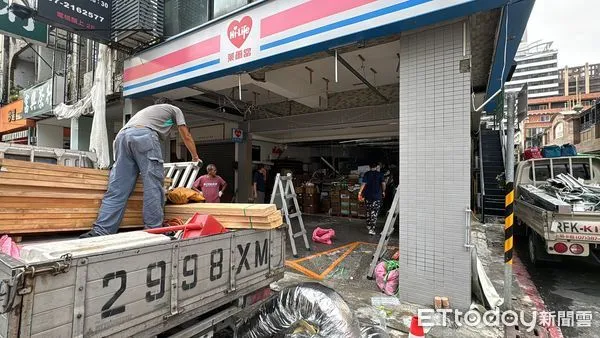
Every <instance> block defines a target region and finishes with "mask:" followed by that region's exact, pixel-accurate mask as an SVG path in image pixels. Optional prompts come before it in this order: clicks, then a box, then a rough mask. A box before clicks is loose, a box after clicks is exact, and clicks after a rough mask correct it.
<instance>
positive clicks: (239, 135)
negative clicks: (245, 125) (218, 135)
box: [231, 128, 244, 143]
mask: <svg viewBox="0 0 600 338" xmlns="http://www.w3.org/2000/svg"><path fill="white" fill-rule="evenodd" d="M231 135H232V139H233V142H236V143H242V142H244V131H243V130H241V129H238V128H233V129H232V130H231Z"/></svg>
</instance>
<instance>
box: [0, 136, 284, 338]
mask: <svg viewBox="0 0 600 338" xmlns="http://www.w3.org/2000/svg"><path fill="white" fill-rule="evenodd" d="M22 153H23V154H22ZM0 155H2V157H7V158H8V157H11V156H12V157H11V158H20V157H19V156H22V157H24V159H26V160H31V161H39V160H40V158H41V159H43V160H44V161H48V162H50V163H52V162H53V163H64V162H63V160H65V159H66V158H67V157H68V158H74V159H81V158H86V159H90V158H92V159H93V156H89V155H90V154H89V153H83V152H81V153H78V152H76V151H67V154H65V152H64V151H56V152H55V151H47V149H42V148H39V147H30V146H24V147H14V146H11V147H10V148H9V147H6V146H5V147H4V148H2V149H0ZM67 155H68V156H67ZM15 156H16V157H15ZM65 156H66V157H65ZM92 162H93V161H92ZM72 164H73V165H84V164H85V163H84V162H82V161H79V160H78V161H72ZM88 164H89V163H88ZM86 166H88V165H86ZM89 166H93V163H92V164H91V165H89ZM186 168H187V169H186ZM176 169H177V168H174V167H173V166H171V167H169V166H168V165H167V166H166V170H167V171H169V172H170V173H172V172H173V171H175V170H176ZM181 169H182V170H184V173H183V176H187V175H188V174H190V173H189V171H190V170H189V166H184V167H182V168H181ZM72 237H73V238H76V237H75V236H72ZM73 238H70V239H69V238H63V237H62V236H61V237H58V238H54V237H44V238H42V239H39V238H37V239H36V238H33V239H31V240H28V239H25V240H24V242H22V243H21V253H20V257H19V258H13V257H11V256H9V255H6V254H2V253H0V338H4V337H15V338H16V337H44V338H51V337H156V336H169V337H191V336H195V337H203V338H207V337H212V336H213V334H214V333H215V332H217V331H218V330H221V329H224V328H230V331H233V332H234V333H235V331H236V330H237V329H236V315H237V314H239V313H242V311H243V310H245V309H247V308H248V306H250V305H253V304H255V303H257V302H259V301H261V300H262V299H263V298H264V296H265V295H268V292H269V285H270V284H271V283H273V282H275V281H277V280H279V279H281V278H283V274H284V269H285V267H284V263H285V242H284V240H285V234H284V231H283V230H282V229H281V228H277V229H271V230H256V229H251V230H241V231H230V232H227V233H224V234H218V235H213V236H207V237H199V238H188V239H173V238H171V237H168V236H165V235H162V234H151V233H148V232H144V231H132V232H124V233H119V234H116V235H110V236H103V237H95V238H88V239H73Z"/></svg>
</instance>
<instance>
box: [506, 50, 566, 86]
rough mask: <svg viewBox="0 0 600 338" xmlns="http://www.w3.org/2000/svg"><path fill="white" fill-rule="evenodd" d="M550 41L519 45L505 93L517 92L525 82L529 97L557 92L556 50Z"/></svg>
mask: <svg viewBox="0 0 600 338" xmlns="http://www.w3.org/2000/svg"><path fill="white" fill-rule="evenodd" d="M552 44H553V43H552V42H544V41H536V42H532V43H522V44H521V45H520V46H519V50H518V52H517V56H516V57H515V62H516V64H517V66H516V68H515V71H514V73H513V75H512V78H511V80H510V82H507V83H506V92H507V93H517V92H519V91H520V90H521V88H522V87H523V86H524V85H525V84H527V86H528V88H527V93H528V96H529V98H540V97H547V96H556V95H558V94H559V84H558V83H559V69H558V50H556V49H554V48H553V47H552Z"/></svg>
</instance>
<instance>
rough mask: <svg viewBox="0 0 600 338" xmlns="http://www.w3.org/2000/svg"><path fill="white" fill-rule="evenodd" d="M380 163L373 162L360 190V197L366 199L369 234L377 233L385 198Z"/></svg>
mask: <svg viewBox="0 0 600 338" xmlns="http://www.w3.org/2000/svg"><path fill="white" fill-rule="evenodd" d="M378 167H379V164H377V163H373V164H371V165H370V166H369V168H370V169H371V170H370V171H367V172H366V173H365V174H364V176H363V181H362V184H361V186H360V190H359V192H358V198H359V199H360V200H361V201H363V200H364V201H365V208H366V209H367V210H366V211H367V229H369V235H375V234H376V232H375V226H376V225H377V216H379V210H380V209H381V203H382V200H383V198H385V182H384V180H383V174H382V173H381V172H379V168H378Z"/></svg>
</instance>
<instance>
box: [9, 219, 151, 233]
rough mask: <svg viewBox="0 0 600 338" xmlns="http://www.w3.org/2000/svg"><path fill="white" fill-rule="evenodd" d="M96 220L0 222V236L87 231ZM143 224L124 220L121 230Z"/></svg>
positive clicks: (139, 226) (133, 220)
mask: <svg viewBox="0 0 600 338" xmlns="http://www.w3.org/2000/svg"><path fill="white" fill-rule="evenodd" d="M95 220H96V218H93V219H71V220H54V219H53V220H45V221H36V222H35V223H34V222H32V221H31V220H20V221H14V222H10V223H7V224H3V222H4V221H0V233H2V234H29V233H40V232H54V231H78V230H89V229H91V228H92V224H93V223H94V221H95ZM143 224H144V222H142V221H141V220H139V219H135V218H131V219H130V218H125V219H123V222H122V223H121V227H120V228H121V229H125V228H128V229H133V228H140V229H141V228H143V227H144V226H143Z"/></svg>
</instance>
